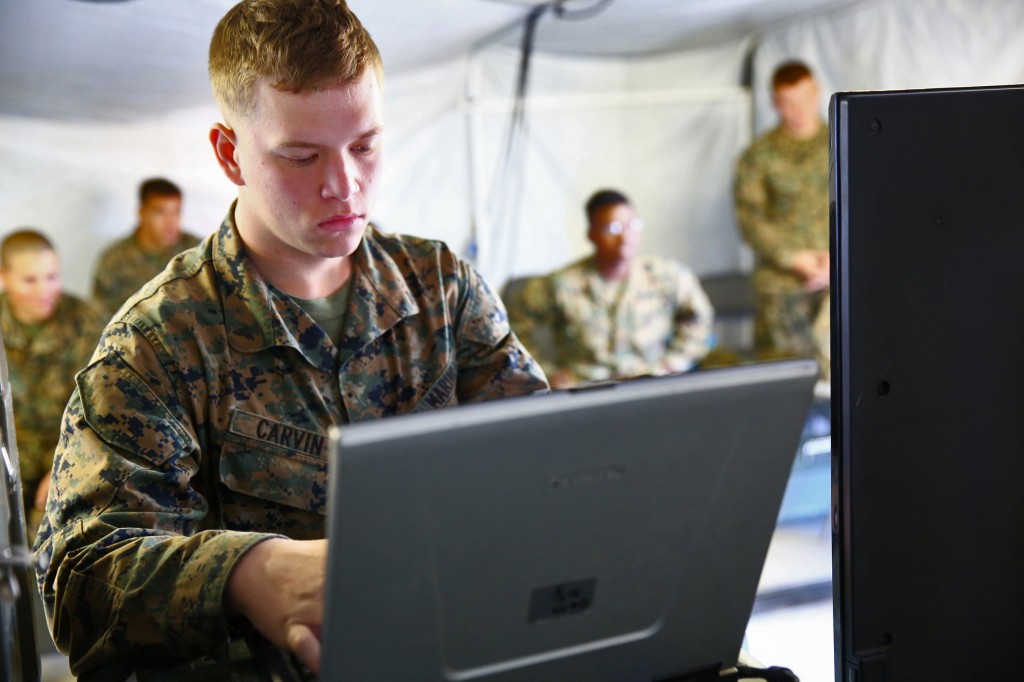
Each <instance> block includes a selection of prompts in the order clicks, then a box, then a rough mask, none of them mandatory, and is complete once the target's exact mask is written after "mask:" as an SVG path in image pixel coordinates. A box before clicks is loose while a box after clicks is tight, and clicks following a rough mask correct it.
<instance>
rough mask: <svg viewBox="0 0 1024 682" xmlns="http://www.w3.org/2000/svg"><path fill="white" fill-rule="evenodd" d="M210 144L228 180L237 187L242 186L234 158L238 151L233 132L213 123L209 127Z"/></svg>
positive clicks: (222, 125) (223, 125) (242, 180)
mask: <svg viewBox="0 0 1024 682" xmlns="http://www.w3.org/2000/svg"><path fill="white" fill-rule="evenodd" d="M210 144H212V145H213V154H214V156H216V157H217V163H219V164H220V167H221V170H223V171H224V175H226V176H227V177H228V180H230V181H231V182H233V183H235V184H236V185H239V186H241V185H244V184H245V179H244V178H243V177H242V170H241V168H239V167H238V160H237V159H236V157H235V153H236V152H237V151H238V137H237V135H236V133H235V131H234V130H232V129H231V128H229V127H228V126H226V125H225V124H223V123H214V124H213V126H211V127H210Z"/></svg>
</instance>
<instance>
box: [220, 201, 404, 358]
mask: <svg viewBox="0 0 1024 682" xmlns="http://www.w3.org/2000/svg"><path fill="white" fill-rule="evenodd" d="M351 258H352V265H353V267H352V278H353V279H352V286H351V293H350V295H349V304H348V310H347V313H346V322H345V335H344V337H343V338H342V340H341V344H340V347H335V346H334V345H333V344H332V343H331V342H330V341H329V340H328V338H327V335H326V333H325V332H324V331H323V330H322V329H321V328H320V327H319V326H318V325H317V324H316V322H314V321H313V319H312V318H311V317H309V316H308V315H307V314H306V313H305V311H303V310H302V309H301V308H300V307H299V306H298V305H297V304H296V303H295V302H294V301H293V300H292V299H291V298H290V297H289V296H287V295H285V294H284V293H283V292H281V291H279V290H278V289H276V288H275V287H274V286H273V285H271V284H270V283H269V282H268V281H267V280H266V279H264V278H263V276H262V275H260V274H259V272H258V271H257V270H256V268H255V266H254V265H253V263H252V261H251V260H249V258H248V257H247V256H246V254H245V245H244V244H243V243H242V239H241V237H240V236H239V234H238V228H237V227H236V226H235V221H234V206H232V208H231V210H230V211H229V212H228V215H227V217H226V218H225V219H224V222H223V223H222V224H221V227H220V230H219V231H218V232H217V234H216V235H215V237H214V239H213V263H214V268H215V269H216V271H217V276H218V279H219V280H220V282H221V290H222V292H223V308H224V325H225V329H226V333H227V338H228V342H229V343H230V344H231V346H232V348H234V349H236V350H238V351H242V352H250V353H251V352H257V351H261V350H265V349H267V348H270V347H271V346H287V347H291V348H294V349H296V350H297V351H298V352H299V353H301V354H302V355H303V357H304V358H305V359H306V361H307V362H309V363H310V364H311V365H313V366H315V367H318V368H320V369H321V370H322V371H334V368H335V367H339V366H340V365H342V364H344V363H345V362H346V361H347V360H348V359H349V358H351V357H352V356H353V355H355V354H356V353H358V352H359V351H360V350H361V349H362V348H363V347H365V346H366V345H367V344H368V343H370V342H372V341H373V340H374V339H376V338H377V337H379V336H381V335H382V334H383V333H384V332H386V331H387V330H388V329H390V328H391V327H393V326H394V325H395V324H396V323H398V322H399V321H400V320H402V319H404V318H406V317H409V316H411V315H414V314H416V313H417V312H418V311H419V307H418V306H417V305H416V301H415V298H414V297H413V294H412V291H411V290H410V288H409V285H408V283H407V282H406V276H405V273H403V272H402V270H401V268H400V267H399V266H398V264H397V263H396V262H395V260H394V259H393V258H392V257H391V256H390V254H388V253H387V252H386V251H385V250H384V249H383V248H382V247H381V245H380V243H379V235H377V233H376V232H375V231H374V230H373V229H372V228H368V229H367V231H366V233H365V234H364V235H363V239H362V240H361V241H360V243H359V246H358V247H357V248H356V250H355V252H353V254H352V256H351Z"/></svg>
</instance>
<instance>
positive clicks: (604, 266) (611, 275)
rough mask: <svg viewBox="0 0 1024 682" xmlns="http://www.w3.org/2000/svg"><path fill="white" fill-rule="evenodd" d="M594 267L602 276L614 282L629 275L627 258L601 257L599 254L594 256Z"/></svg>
mask: <svg viewBox="0 0 1024 682" xmlns="http://www.w3.org/2000/svg"><path fill="white" fill-rule="evenodd" d="M594 267H595V268H597V272H598V274H600V275H601V277H603V278H604V279H607V280H609V281H612V282H618V281H621V280H624V279H626V276H627V275H629V260H627V259H625V258H601V256H600V254H598V255H596V256H595V257H594Z"/></svg>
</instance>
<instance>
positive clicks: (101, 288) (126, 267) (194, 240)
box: [92, 232, 199, 314]
mask: <svg viewBox="0 0 1024 682" xmlns="http://www.w3.org/2000/svg"><path fill="white" fill-rule="evenodd" d="M197 244H199V238H198V237H196V236H195V235H191V234H189V233H187V232H182V233H181V240H180V241H179V242H178V243H177V244H176V245H175V246H173V247H171V248H169V249H165V250H163V251H160V252H159V253H148V252H146V251H143V250H142V247H140V246H139V241H138V239H137V238H136V235H135V234H134V233H133V234H131V235H129V236H128V237H125V238H124V239H119V240H117V241H116V242H114V243H113V244H111V245H110V246H109V247H107V248H106V249H105V250H104V251H103V253H101V254H100V257H99V260H98V261H97V262H96V274H95V277H94V278H93V285H92V297H93V299H94V300H95V301H96V303H97V305H99V306H100V307H102V308H103V309H104V310H106V311H107V312H108V313H109V314H113V313H115V312H117V309H118V308H120V307H121V304H123V303H124V302H125V301H127V300H128V299H129V297H131V295H132V294H134V293H135V292H136V291H138V290H139V289H141V288H142V285H143V284H145V283H146V282H148V281H149V280H151V279H153V278H154V277H156V276H157V275H159V274H160V271H161V270H163V269H164V267H165V266H166V265H167V263H168V261H170V260H171V259H172V258H174V257H175V256H176V255H178V254H179V253H181V252H182V251H184V250H185V249H191V248H192V247H193V246H196V245H197Z"/></svg>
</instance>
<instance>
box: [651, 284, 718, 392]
mask: <svg viewBox="0 0 1024 682" xmlns="http://www.w3.org/2000/svg"><path fill="white" fill-rule="evenodd" d="M714 321H715V311H714V308H712V306H711V301H710V300H708V296H707V294H706V293H704V289H703V287H701V285H700V280H698V279H697V276H696V275H694V274H693V272H692V271H691V270H690V269H689V268H688V267H686V266H684V265H679V266H678V270H677V279H676V309H675V319H674V321H673V324H674V334H673V336H672V340H671V342H670V343H669V346H668V349H667V350H666V352H665V357H664V359H663V362H664V364H665V368H666V369H668V370H669V371H672V372H685V371H687V370H689V369H691V368H693V366H694V365H696V364H697V363H698V362H700V361H701V359H702V358H703V357H704V356H705V355H707V353H708V350H709V345H710V341H711V330H712V325H713V324H714Z"/></svg>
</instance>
